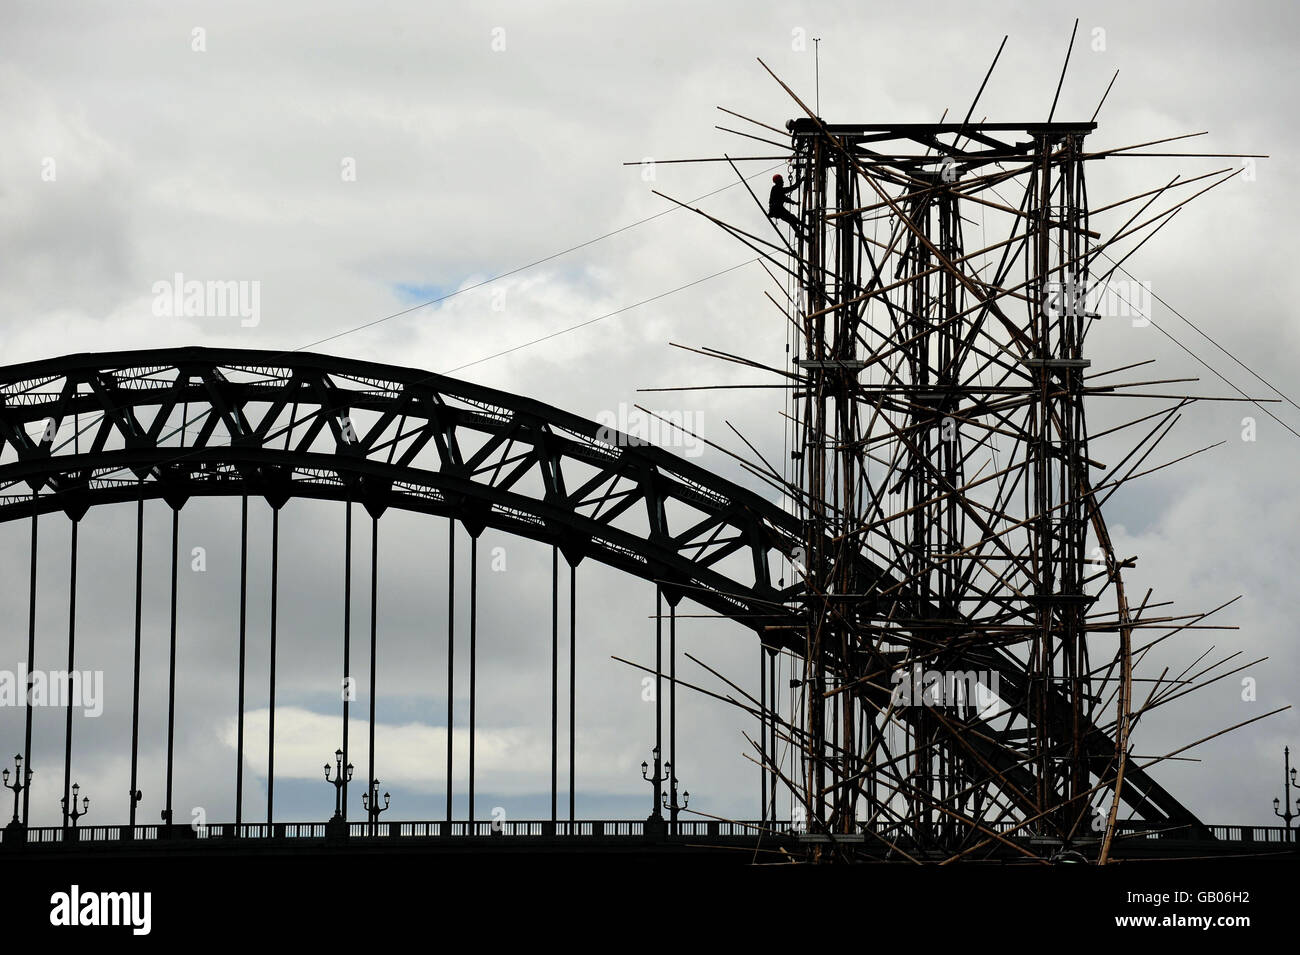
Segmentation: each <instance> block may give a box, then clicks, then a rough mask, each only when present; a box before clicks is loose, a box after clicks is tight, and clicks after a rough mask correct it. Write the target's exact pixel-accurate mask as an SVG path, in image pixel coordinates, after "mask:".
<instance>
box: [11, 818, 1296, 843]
mask: <svg viewBox="0 0 1300 955" xmlns="http://www.w3.org/2000/svg"><path fill="white" fill-rule="evenodd" d="M904 828H905V827H892V828H891V829H889V830H888V831H882V830H878V831H877V835H880V836H881V837H882V838H883V839H887V840H890V841H907V840H908V838H909V837H910V833H908V832H905V831H903V829H904ZM988 828H990V829H992V830H993V831H996V832H999V833H1010V832H1012V831H1013V830H1016V832H1015V836H1016V837H1024V838H1032V837H1033V835H1034V834H1033V833H1030V832H1027V831H1026V830H1025V829H1023V828H1018V825H1017V823H1015V822H1000V823H996V824H990V825H989V826H988ZM1115 829H1116V837H1117V838H1119V839H1122V840H1125V841H1130V840H1132V841H1139V840H1140V841H1147V840H1189V839H1204V838H1205V832H1206V831H1208V832H1209V835H1210V836H1211V837H1212V838H1213V839H1216V840H1220V841H1224V842H1235V843H1253V844H1262V845H1276V846H1283V845H1288V844H1292V845H1293V844H1295V843H1296V841H1297V838H1298V837H1297V833H1296V831H1295V830H1287V829H1286V828H1285V827H1282V826H1219V825H1212V826H1205V827H1204V828H1203V829H1199V830H1198V829H1193V828H1192V827H1190V826H1172V827H1166V828H1153V827H1151V826H1150V825H1149V824H1146V823H1139V822H1132V821H1130V822H1125V821H1117V822H1116V825H1115ZM799 831H800V830H799V829H798V828H797V827H796V826H795V825H794V824H793V823H791V822H790V821H775V822H772V821H767V822H753V821H731V820H718V819H703V820H700V819H691V820H678V821H677V822H675V823H673V822H669V821H664V822H663V823H662V827H661V828H660V827H659V826H655V827H649V826H648V824H647V822H646V821H644V820H638V819H597V820H576V821H573V822H570V821H569V820H567V819H566V820H556V821H551V820H493V819H480V820H475V821H474V822H469V821H466V820H453V821H452V822H448V821H446V820H445V819H443V820H435V821H393V822H376V823H371V822H354V821H350V822H348V823H347V824H346V834H347V838H350V839H362V838H395V839H412V838H413V839H424V838H435V839H444V838H446V839H464V838H486V837H496V836H500V837H510V838H524V839H532V838H562V839H610V838H613V839H623V838H643V837H645V836H647V835H650V836H654V835H657V834H662V835H666V836H674V837H689V838H700V839H709V838H731V839H734V838H745V839H760V838H765V837H770V836H789V835H795V834H797V833H798V832H799ZM341 835H342V832H340V831H339V829H338V828H336V827H333V826H331V825H330V824H328V823H324V822H277V823H275V824H274V825H268V824H267V823H242V824H239V825H235V824H234V823H218V824H212V825H207V826H198V827H192V826H165V825H164V826H160V825H147V826H79V827H77V828H75V829H73V828H64V827H61V826H38V827H33V828H29V829H27V830H25V831H23V832H18V831H15V830H14V829H13V828H12V827H10V828H9V829H0V844H4V843H10V844H12V843H16V842H26V843H28V844H41V845H45V844H50V845H53V844H60V843H62V844H69V843H124V842H153V841H167V840H196V839H202V840H207V841H225V840H236V839H238V840H252V841H256V840H280V839H322V840H324V839H329V838H336V837H338V836H341Z"/></svg>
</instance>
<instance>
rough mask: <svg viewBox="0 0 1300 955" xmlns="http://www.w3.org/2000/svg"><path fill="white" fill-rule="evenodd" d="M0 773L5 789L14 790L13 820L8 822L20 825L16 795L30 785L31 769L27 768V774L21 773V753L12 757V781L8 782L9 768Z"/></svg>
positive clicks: (12, 824)
mask: <svg viewBox="0 0 1300 955" xmlns="http://www.w3.org/2000/svg"><path fill="white" fill-rule="evenodd" d="M0 775H3V776H4V781H5V789H12V790H13V791H14V818H13V821H12V822H10V823H9V826H10V827H16V826H21V825H22V823H21V822H19V821H18V796H19V794H20V793H21V792H22V791H23V790H24V789H26V788H27V787H28V786H30V785H31V783H32V771H31V770H30V769H28V770H27V774H26V775H23V758H22V756H21V755H18V756H15V757H14V781H13V782H12V783H11V782H9V770H7V769H6V770H5V771H4V772H3V773H0Z"/></svg>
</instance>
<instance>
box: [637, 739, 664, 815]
mask: <svg viewBox="0 0 1300 955" xmlns="http://www.w3.org/2000/svg"><path fill="white" fill-rule="evenodd" d="M650 753H651V755H652V756H653V758H654V775H653V776H651V775H650V774H649V770H650V764H649V763H645V762H643V763H642V764H641V778H642V779H644V780H645V781H646V782H648V783H649V784H650V785H651V786H653V787H654V792H653V793H652V794H651V796H650V807H651V811H650V816H649V817H648V818H647V819H646V822H648V823H651V824H652V825H654V826H656V827H657V826H662V825H663V821H664V817H663V813H661V812H660V811H659V802H660V800H661V798H662V796H663V784H664V783H665V782H666V781H667V780H668V777H667V776H665V775H664V774H663V770H662V765H661V764H660V762H659V747H658V746H656V747H655V748H654V749H652V750H651V751H650Z"/></svg>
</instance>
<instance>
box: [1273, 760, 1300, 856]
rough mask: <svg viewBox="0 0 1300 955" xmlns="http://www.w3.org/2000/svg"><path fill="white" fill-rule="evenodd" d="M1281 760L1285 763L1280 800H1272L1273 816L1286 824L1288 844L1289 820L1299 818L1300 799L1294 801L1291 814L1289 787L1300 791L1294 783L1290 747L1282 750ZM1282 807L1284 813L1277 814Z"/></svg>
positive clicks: (1289, 839) (1297, 784) (1299, 786)
mask: <svg viewBox="0 0 1300 955" xmlns="http://www.w3.org/2000/svg"><path fill="white" fill-rule="evenodd" d="M1282 758H1283V759H1284V760H1285V761H1286V762H1285V766H1284V768H1283V770H1282V798H1281V799H1274V800H1273V815H1275V816H1277V817H1278V818H1279V819H1281V820H1282V821H1283V822H1284V823H1286V841H1287V842H1290V841H1291V839H1292V835H1291V820H1292V819H1296V818H1300V798H1298V799H1296V801H1295V806H1296V811H1295V812H1292V811H1291V797H1290V796H1289V795H1288V793H1289V792H1290V791H1291V787H1294V788H1296V789H1300V783H1297V782H1296V779H1295V770H1294V769H1292V768H1291V747H1290V746H1287V747H1284V748H1283V750H1282ZM1282 806H1285V807H1286V812H1278V809H1279V808H1281V807H1282Z"/></svg>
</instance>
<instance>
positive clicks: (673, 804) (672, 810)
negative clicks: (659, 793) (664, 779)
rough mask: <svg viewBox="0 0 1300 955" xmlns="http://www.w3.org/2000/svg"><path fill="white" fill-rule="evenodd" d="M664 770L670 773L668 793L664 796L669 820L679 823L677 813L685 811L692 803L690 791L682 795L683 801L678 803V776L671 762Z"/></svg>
mask: <svg viewBox="0 0 1300 955" xmlns="http://www.w3.org/2000/svg"><path fill="white" fill-rule="evenodd" d="M664 770H665V771H666V772H667V773H668V792H666V793H664V794H663V804H664V808H665V809H667V810H668V818H669V819H670V820H671V821H672V822H673V823H676V822H677V813H678V812H680V811H681V810H683V809H685V808H686V807H687V806H689V805H690V803H691V793H690V790H687V791H686V792H683V793H682V801H681V802H680V803H679V802H678V801H677V774H676V773H674V772H673V764H672V763H671V762H667V763H664Z"/></svg>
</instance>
